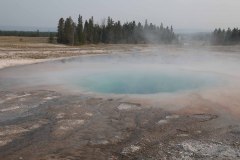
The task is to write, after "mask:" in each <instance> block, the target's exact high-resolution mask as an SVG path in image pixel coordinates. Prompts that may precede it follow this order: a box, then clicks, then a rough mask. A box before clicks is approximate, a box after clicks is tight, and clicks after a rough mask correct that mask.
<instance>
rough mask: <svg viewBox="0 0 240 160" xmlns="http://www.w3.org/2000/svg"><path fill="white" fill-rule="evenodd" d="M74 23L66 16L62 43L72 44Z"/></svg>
mask: <svg viewBox="0 0 240 160" xmlns="http://www.w3.org/2000/svg"><path fill="white" fill-rule="evenodd" d="M74 30H75V25H74V22H73V20H72V18H71V17H69V18H67V19H66V21H65V26H64V43H66V44H72V45H73V44H74Z"/></svg>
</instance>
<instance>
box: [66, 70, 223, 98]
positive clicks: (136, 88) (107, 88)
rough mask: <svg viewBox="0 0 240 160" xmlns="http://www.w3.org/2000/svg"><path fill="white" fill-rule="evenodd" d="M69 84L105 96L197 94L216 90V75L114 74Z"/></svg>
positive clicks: (156, 72)
mask: <svg viewBox="0 0 240 160" xmlns="http://www.w3.org/2000/svg"><path fill="white" fill-rule="evenodd" d="M70 81H71V83H72V84H73V85H74V86H75V87H79V88H82V89H84V90H86V91H91V92H97V93H105V94H155V93H172V92H181V91H186V90H196V89H201V88H205V87H210V86H215V85H216V84H218V82H219V79H218V77H217V76H216V75H212V74H206V73H205V74H203V73H194V72H191V71H176V70H175V71H168V72H166V71H162V70H151V71H146V70H141V71H140V70H126V71H122V70H120V71H119V70H113V71H108V72H100V73H95V74H90V75H87V76H84V77H81V76H76V75H75V76H72V77H71V80H70Z"/></svg>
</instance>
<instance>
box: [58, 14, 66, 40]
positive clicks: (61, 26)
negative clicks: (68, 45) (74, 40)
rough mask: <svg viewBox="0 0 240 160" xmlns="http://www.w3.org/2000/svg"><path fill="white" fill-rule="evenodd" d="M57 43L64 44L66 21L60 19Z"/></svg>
mask: <svg viewBox="0 0 240 160" xmlns="http://www.w3.org/2000/svg"><path fill="white" fill-rule="evenodd" d="M57 42H58V43H64V19H63V18H60V19H59V22H58V32H57Z"/></svg>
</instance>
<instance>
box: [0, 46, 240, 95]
mask: <svg viewBox="0 0 240 160" xmlns="http://www.w3.org/2000/svg"><path fill="white" fill-rule="evenodd" d="M190 51H191V53H189V52H190ZM190 51H188V52H187V51H186V50H183V51H178V52H177V51H174V52H171V53H169V51H166V53H164V52H162V53H161V54H160V53H159V52H156V51H153V52H146V53H145V52H144V53H134V52H131V54H122V53H121V54H118V53H116V54H108V55H92V56H81V57H79V58H76V57H75V58H72V59H65V60H60V61H50V62H45V63H40V64H34V65H26V66H20V67H15V68H14V67H13V68H7V69H5V70H2V71H1V75H2V76H1V77H0V85H1V89H2V90H9V89H11V88H12V89H16V88H21V89H22V88H26V87H27V88H31V87H41V88H42V87H46V88H47V87H48V86H51V87H52V86H53V88H54V87H55V88H58V87H59V86H60V87H59V88H67V89H70V90H71V89H73V90H78V91H81V92H83V93H97V94H99V93H100V94H132V95H147V94H158V93H179V92H186V91H200V90H202V89H208V88H213V87H217V86H224V84H226V82H227V81H226V80H228V78H229V77H231V76H232V75H235V73H236V72H235V70H236V68H239V67H238V63H232V60H231V59H226V58H224V57H222V55H216V54H214V53H205V54H203V53H201V55H199V54H197V53H192V50H190ZM228 61H229V63H228ZM223 63H224V64H227V63H228V64H230V63H231V65H225V66H224V68H223V67H222V64H223ZM235 64H236V65H235ZM234 69H235V70H234Z"/></svg>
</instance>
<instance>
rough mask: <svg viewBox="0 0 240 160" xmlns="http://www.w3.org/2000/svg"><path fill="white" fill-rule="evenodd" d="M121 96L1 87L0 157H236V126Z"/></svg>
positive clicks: (239, 138)
mask: <svg viewBox="0 0 240 160" xmlns="http://www.w3.org/2000/svg"><path fill="white" fill-rule="evenodd" d="M219 121H221V117H219V116H218V115H216V114H212V113H211V114H210V113H209V114H181V115H180V114H179V115H177V114H174V113H171V112H167V111H164V110H162V109H160V108H159V107H156V106H146V105H145V106H144V105H142V104H135V103H129V102H126V101H124V100H123V99H108V98H97V97H89V96H85V95H81V94H77V95H76V94H75V95H70V94H63V93H57V92H53V91H48V90H35V91H26V92H0V159H3V160H12V159H26V160H32V159H35V160H70V159H71V160H78V159H109V160H117V159H119V160H120V159H149V160H150V159H186V160H190V159H222V160H225V159H240V143H239V142H240V126H239V125H224V126H221V125H216V124H218V123H219Z"/></svg>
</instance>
